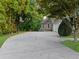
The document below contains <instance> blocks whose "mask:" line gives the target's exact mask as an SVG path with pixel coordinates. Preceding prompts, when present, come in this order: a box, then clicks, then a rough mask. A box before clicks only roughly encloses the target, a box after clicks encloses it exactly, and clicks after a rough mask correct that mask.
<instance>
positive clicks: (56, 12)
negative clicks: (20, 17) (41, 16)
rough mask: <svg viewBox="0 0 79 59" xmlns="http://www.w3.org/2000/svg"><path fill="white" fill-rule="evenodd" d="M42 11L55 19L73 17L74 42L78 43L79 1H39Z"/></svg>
mask: <svg viewBox="0 0 79 59" xmlns="http://www.w3.org/2000/svg"><path fill="white" fill-rule="evenodd" d="M37 3H38V5H39V6H40V10H42V11H44V13H45V14H51V15H52V16H53V17H55V16H59V17H66V16H69V19H70V17H71V16H72V17H73V19H74V21H73V22H74V26H73V27H74V41H77V39H76V34H77V29H76V22H75V21H76V19H77V15H76V12H77V9H78V6H79V0H73V1H72V0H37Z"/></svg>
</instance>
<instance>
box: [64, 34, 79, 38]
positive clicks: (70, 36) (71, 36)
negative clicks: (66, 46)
mask: <svg viewBox="0 0 79 59" xmlns="http://www.w3.org/2000/svg"><path fill="white" fill-rule="evenodd" d="M64 37H65V38H73V34H71V35H69V36H64ZM77 38H79V34H77Z"/></svg>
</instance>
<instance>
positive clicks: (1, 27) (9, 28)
mask: <svg viewBox="0 0 79 59" xmlns="http://www.w3.org/2000/svg"><path fill="white" fill-rule="evenodd" d="M12 32H16V27H15V24H12V23H11V24H8V23H6V22H1V23H0V34H7V33H12Z"/></svg>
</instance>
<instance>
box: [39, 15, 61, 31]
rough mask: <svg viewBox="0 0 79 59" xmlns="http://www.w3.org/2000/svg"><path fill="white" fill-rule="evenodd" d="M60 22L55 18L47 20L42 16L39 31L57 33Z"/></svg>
mask: <svg viewBox="0 0 79 59" xmlns="http://www.w3.org/2000/svg"><path fill="white" fill-rule="evenodd" d="M61 22H62V20H60V19H58V20H57V19H56V18H48V17H47V16H44V18H43V21H42V22H41V28H40V30H41V31H55V32H58V27H59V25H60V23H61Z"/></svg>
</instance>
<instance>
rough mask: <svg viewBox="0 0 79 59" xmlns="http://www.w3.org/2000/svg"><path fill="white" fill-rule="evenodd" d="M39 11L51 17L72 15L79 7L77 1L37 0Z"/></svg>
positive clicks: (78, 1)
mask: <svg viewBox="0 0 79 59" xmlns="http://www.w3.org/2000/svg"><path fill="white" fill-rule="evenodd" d="M37 3H38V5H39V6H40V8H39V9H40V10H42V11H43V12H44V13H45V14H46V13H47V14H49V13H50V14H52V16H59V17H62V16H66V15H69V16H70V15H73V14H74V12H75V11H76V10H75V8H77V7H78V6H79V0H73V1H72V0H37Z"/></svg>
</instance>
